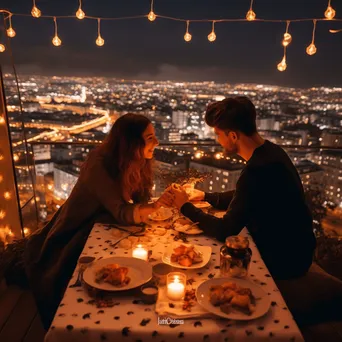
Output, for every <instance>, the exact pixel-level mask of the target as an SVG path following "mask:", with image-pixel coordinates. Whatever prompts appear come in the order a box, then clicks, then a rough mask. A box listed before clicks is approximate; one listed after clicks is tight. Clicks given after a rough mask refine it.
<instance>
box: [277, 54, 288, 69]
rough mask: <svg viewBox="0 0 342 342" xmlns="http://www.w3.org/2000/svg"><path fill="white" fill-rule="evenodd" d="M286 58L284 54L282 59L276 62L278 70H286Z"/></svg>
mask: <svg viewBox="0 0 342 342" xmlns="http://www.w3.org/2000/svg"><path fill="white" fill-rule="evenodd" d="M286 67H287V65H286V58H285V56H284V57H283V59H282V60H281V62H280V63H279V64H278V66H277V68H278V70H279V71H285V70H286Z"/></svg>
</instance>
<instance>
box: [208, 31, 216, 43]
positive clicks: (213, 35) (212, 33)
mask: <svg viewBox="0 0 342 342" xmlns="http://www.w3.org/2000/svg"><path fill="white" fill-rule="evenodd" d="M208 40H209V42H214V41H215V40H216V34H215V32H214V31H211V32H210V33H209V34H208Z"/></svg>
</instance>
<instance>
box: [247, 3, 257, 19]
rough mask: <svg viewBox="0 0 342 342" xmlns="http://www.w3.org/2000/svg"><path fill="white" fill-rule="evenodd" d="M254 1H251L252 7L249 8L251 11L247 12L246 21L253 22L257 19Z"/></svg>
mask: <svg viewBox="0 0 342 342" xmlns="http://www.w3.org/2000/svg"><path fill="white" fill-rule="evenodd" d="M252 7H253V0H251V5H250V7H249V11H248V12H247V14H246V19H247V20H248V21H253V20H255V18H256V14H255V12H254V11H253V8H252Z"/></svg>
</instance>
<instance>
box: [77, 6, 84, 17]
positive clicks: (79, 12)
mask: <svg viewBox="0 0 342 342" xmlns="http://www.w3.org/2000/svg"><path fill="white" fill-rule="evenodd" d="M76 17H77V19H80V20H82V19H84V17H85V13H84V12H83V11H82V8H81V7H80V8H79V9H78V10H77V12H76Z"/></svg>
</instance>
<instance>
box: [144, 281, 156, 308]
mask: <svg viewBox="0 0 342 342" xmlns="http://www.w3.org/2000/svg"><path fill="white" fill-rule="evenodd" d="M140 291H141V295H140V297H141V299H142V301H143V302H144V303H145V304H154V303H155V302H156V301H157V299H158V287H157V286H155V285H152V284H145V285H143V286H142V287H141V288H140Z"/></svg>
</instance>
